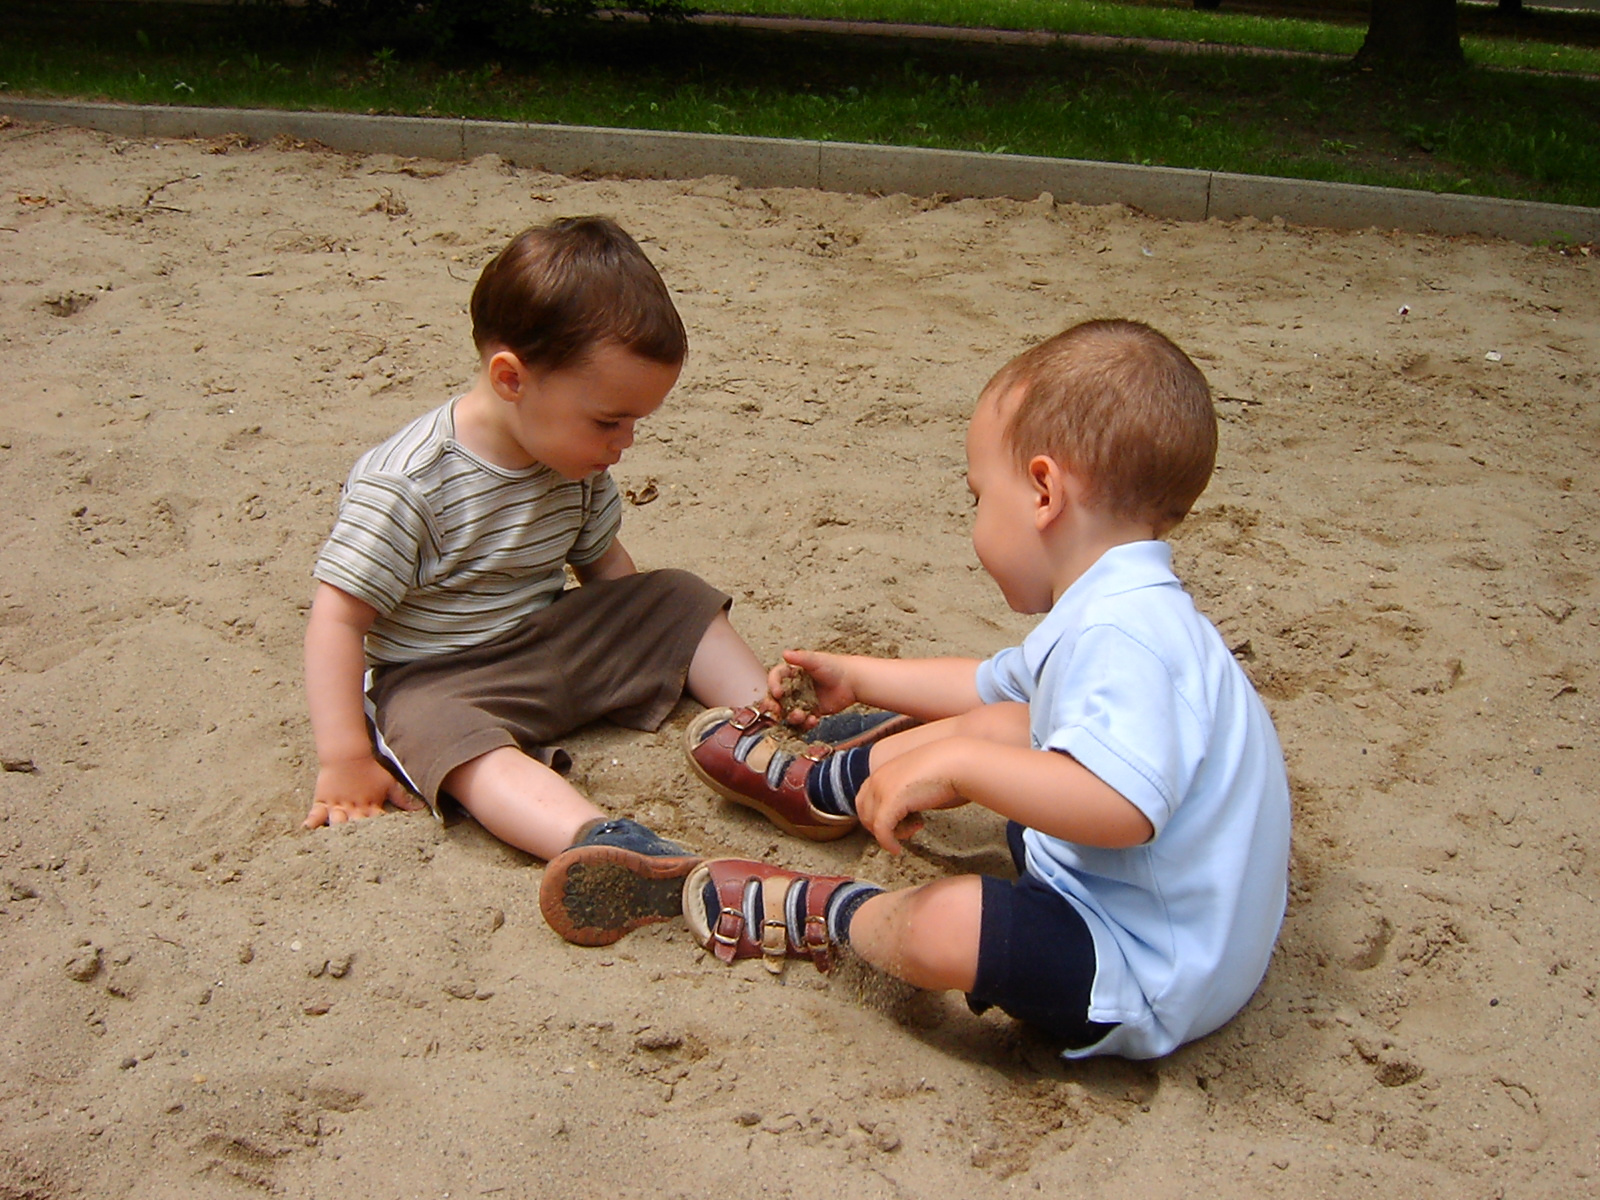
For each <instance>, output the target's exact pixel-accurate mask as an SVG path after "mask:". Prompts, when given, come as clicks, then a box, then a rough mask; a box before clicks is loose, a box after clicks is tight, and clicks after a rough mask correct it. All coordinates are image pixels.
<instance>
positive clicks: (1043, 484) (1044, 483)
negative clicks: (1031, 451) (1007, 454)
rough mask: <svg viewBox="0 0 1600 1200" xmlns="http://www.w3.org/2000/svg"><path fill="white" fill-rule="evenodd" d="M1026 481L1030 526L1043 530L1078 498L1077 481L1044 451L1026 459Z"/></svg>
mask: <svg viewBox="0 0 1600 1200" xmlns="http://www.w3.org/2000/svg"><path fill="white" fill-rule="evenodd" d="M1028 482H1029V483H1030V484H1032V485H1033V498H1034V508H1033V521H1034V527H1035V528H1036V529H1037V530H1038V531H1039V532H1040V533H1043V532H1044V531H1045V530H1046V529H1048V528H1049V527H1050V526H1051V525H1053V524H1055V522H1056V520H1057V519H1058V518H1059V517H1060V516H1061V514H1062V513H1064V512H1066V511H1067V507H1068V506H1069V505H1070V504H1074V503H1076V502H1077V500H1078V493H1079V491H1080V490H1081V489H1080V488H1079V487H1078V481H1077V479H1076V478H1074V477H1073V475H1072V473H1071V472H1070V471H1067V470H1066V469H1065V468H1063V467H1062V465H1061V464H1060V463H1058V462H1057V461H1056V460H1055V459H1053V458H1051V457H1050V456H1049V455H1048V454H1036V455H1034V456H1033V458H1032V459H1030V460H1029V462H1028Z"/></svg>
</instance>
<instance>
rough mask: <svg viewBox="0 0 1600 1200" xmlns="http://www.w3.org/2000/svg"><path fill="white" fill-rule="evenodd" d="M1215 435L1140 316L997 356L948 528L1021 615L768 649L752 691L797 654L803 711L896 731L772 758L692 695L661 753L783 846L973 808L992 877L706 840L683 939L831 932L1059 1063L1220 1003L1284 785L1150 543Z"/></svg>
mask: <svg viewBox="0 0 1600 1200" xmlns="http://www.w3.org/2000/svg"><path fill="white" fill-rule="evenodd" d="M1216 446H1217V425H1216V414H1215V411H1214V409H1213V407H1212V403H1211V394H1210V390H1209V388H1208V386H1207V384H1206V381H1205V378H1204V376H1203V375H1202V374H1201V373H1200V371H1199V369H1198V368H1196V367H1195V365H1194V363H1193V362H1191V361H1190V359H1189V358H1188V356H1187V355H1185V354H1184V353H1183V351H1181V350H1180V349H1178V347H1177V346H1175V345H1173V344H1172V342H1170V341H1168V340H1167V339H1166V338H1165V337H1163V336H1162V335H1161V334H1159V333H1157V332H1156V331H1155V330H1153V329H1151V328H1149V327H1148V326H1145V325H1141V324H1138V323H1135V322H1130V321H1093V322H1087V323H1085V324H1082V325H1078V326H1074V327H1073V328H1071V329H1069V330H1067V331H1066V332H1064V333H1061V334H1059V335H1057V336H1056V337H1054V338H1051V339H1050V340H1049V341H1047V342H1045V343H1043V344H1042V345H1039V346H1037V347H1035V348H1034V349H1032V350H1030V351H1028V352H1027V353H1025V354H1023V355H1021V356H1020V357H1018V358H1017V359H1015V360H1013V361H1012V362H1011V363H1009V364H1008V365H1007V366H1006V367H1005V368H1004V369H1002V370H1001V371H1000V373H999V374H997V375H996V376H995V377H994V379H993V380H992V381H990V383H989V385H988V387H986V388H985V389H984V392H983V394H982V396H981V397H980V398H979V400H978V405H977V409H976V411H975V412H974V414H973V417H972V422H971V425H970V427H969V429H968V434H967V462H968V470H967V484H968V487H969V488H970V490H971V491H972V494H973V497H974V499H975V501H976V504H977V511H976V515H975V517H974V523H973V534H972V540H973V546H974V548H975V550H976V551H977V554H978V558H979V560H980V561H981V562H982V563H983V566H984V569H985V570H986V571H988V573H989V574H990V576H992V577H993V579H994V580H995V582H996V583H997V584H998V585H999V587H1000V590H1001V592H1002V593H1003V594H1004V596H1005V598H1006V600H1007V602H1008V603H1009V604H1010V605H1011V607H1012V608H1014V609H1016V610H1017V611H1018V612H1027V613H1039V614H1043V619H1042V620H1041V621H1040V623H1039V625H1038V626H1037V627H1036V628H1035V629H1034V630H1033V632H1032V633H1030V634H1029V635H1028V637H1027V638H1026V639H1025V640H1024V641H1023V643H1022V644H1021V645H1020V646H1015V647H1012V648H1010V649H1008V650H1004V651H1002V652H1000V653H999V654H997V655H995V656H994V657H993V658H991V659H989V660H988V661H985V662H980V661H978V660H975V659H960V658H938V659H919V660H898V659H895V660H888V659H874V658H868V657H863V656H855V655H838V654H825V653H820V652H816V651H789V652H787V653H786V654H785V656H784V657H785V660H786V662H785V663H784V664H783V665H781V666H779V667H777V668H775V669H774V670H773V672H772V674H771V676H770V678H769V684H770V686H771V690H772V693H773V696H774V698H777V699H781V698H782V696H783V695H784V694H785V685H786V683H788V682H789V680H790V677H791V676H793V675H794V674H795V673H797V672H800V671H804V672H805V673H807V674H808V675H809V676H810V678H811V679H812V681H813V682H814V684H815V687H816V692H817V696H818V700H819V707H820V711H821V712H823V713H832V712H837V711H839V710H840V709H843V708H846V707H848V706H850V705H852V704H858V703H859V704H865V705H870V706H874V707H877V708H881V709H887V710H891V711H893V712H896V713H901V714H905V715H907V716H909V717H913V718H916V719H918V720H919V721H920V722H921V724H919V725H917V726H916V727H914V728H911V729H904V730H903V731H900V732H895V733H893V734H890V735H888V736H883V737H876V738H874V737H872V736H870V735H869V736H867V737H864V738H858V739H857V742H858V743H859V744H857V745H855V746H853V747H852V748H848V749H841V750H838V751H830V749H829V748H828V747H826V746H823V747H815V748H812V749H810V750H808V751H807V752H806V753H804V754H800V755H794V754H791V753H787V752H785V751H784V749H783V748H782V747H781V746H780V745H779V744H778V742H779V739H777V738H776V737H775V736H773V730H772V722H773V720H774V718H773V717H771V716H767V715H764V714H760V713H757V712H756V711H754V710H753V709H741V710H713V711H711V712H708V713H706V714H705V715H704V717H702V718H700V719H698V720H696V721H695V722H694V723H693V724H692V725H691V726H690V728H689V731H688V746H687V749H688V752H689V757H690V761H691V764H692V765H693V767H694V769H695V771H696V772H697V773H698V774H699V775H700V776H701V777H702V778H704V779H705V780H706V781H707V782H708V783H710V784H711V786H713V787H715V788H716V789H717V790H718V791H719V792H721V793H722V794H723V795H724V796H727V797H728V798H730V799H732V800H735V801H737V802H739V803H742V804H747V805H749V806H750V807H752V808H755V809H757V810H758V811H760V812H763V813H765V814H766V815H768V816H769V817H771V818H772V819H773V820H774V821H776V822H777V823H778V824H779V825H780V826H782V827H783V828H785V829H787V830H789V831H790V832H794V833H798V834H800V835H801V836H806V837H814V838H819V839H820V838H824V837H837V836H843V835H845V834H848V833H849V832H850V830H851V828H852V827H853V826H852V823H853V822H855V821H859V823H860V825H861V826H864V827H865V828H866V829H867V831H868V832H870V833H871V834H872V835H873V836H874V837H875V838H877V840H878V841H879V842H880V843H881V844H882V845H883V846H884V847H885V848H887V849H888V850H889V851H890V852H892V853H898V852H899V851H900V848H901V841H902V840H903V839H905V838H907V837H911V836H914V835H915V833H916V831H917V830H918V829H919V828H920V827H921V824H922V816H921V814H922V813H924V812H927V811H929V810H932V809H939V808H951V807H955V806H957V805H961V804H967V803H977V804H981V805H983V806H984V807H985V808H989V809H992V810H993V811H994V812H996V813H997V814H999V815H1000V816H1002V817H1005V818H1007V827H1006V828H1007V837H1008V841H1009V842H1010V844H1011V848H1012V855H1013V858H1014V859H1015V861H1016V865H1017V869H1018V872H1019V878H1017V879H1016V880H1001V879H997V878H992V877H980V876H975V875H968V876H957V877H952V878H947V879H940V880H935V881H934V882H932V883H928V884H923V885H921V886H919V887H914V888H906V889H902V890H899V891H893V892H888V891H883V890H882V889H879V888H877V887H876V886H875V885H873V884H870V883H867V882H864V881H862V880H855V879H847V878H842V877H837V876H817V875H807V874H803V873H800V872H794V871H785V870H783V869H781V868H778V867H775V866H773V865H771V864H769V863H761V862H752V861H744V860H736V859H718V860H711V861H708V862H704V863H702V864H700V866H699V867H698V868H696V869H695V870H694V871H692V872H691V873H690V874H689V875H688V876H687V877H686V878H685V880H684V885H683V892H682V903H683V910H684V916H685V918H686V919H687V921H688V924H689V927H690V929H691V931H692V932H693V933H694V934H695V935H696V937H697V939H698V940H699V941H700V943H701V944H702V945H703V946H705V947H706V948H707V949H709V950H711V951H712V952H713V953H714V954H715V955H716V956H717V957H719V958H722V959H724V960H726V961H731V960H734V959H738V958H746V957H756V956H760V957H762V958H763V959H764V960H765V961H766V962H767V963H768V965H769V966H771V967H773V968H774V969H777V968H778V967H781V965H782V961H783V960H784V959H786V958H809V959H811V960H812V961H813V962H815V963H816V964H817V965H818V966H819V967H822V968H823V969H824V970H826V969H827V968H828V966H829V965H830V964H831V962H832V961H833V959H834V957H835V955H836V954H837V953H838V952H839V948H840V947H841V946H842V945H844V944H846V943H848V944H849V945H850V946H851V947H852V948H853V950H854V951H855V952H856V954H858V955H859V956H860V957H861V958H863V959H865V960H866V961H867V962H868V963H871V964H873V965H874V966H876V967H878V968H879V969H881V970H883V971H886V972H887V973H889V974H892V975H894V976H897V977H898V978H900V979H903V980H906V981H907V982H910V983H912V984H915V985H917V986H919V987H924V988H933V989H959V990H961V991H963V992H965V993H966V994H967V998H968V1002H969V1003H970V1004H971V1005H972V1007H973V1008H974V1009H975V1010H978V1011H982V1010H983V1009H985V1008H988V1007H991V1006H995V1007H999V1008H1001V1009H1002V1010H1003V1011H1005V1012H1007V1013H1010V1014H1011V1015H1012V1016H1014V1017H1016V1018H1018V1019H1020V1020H1023V1021H1026V1022H1028V1023H1030V1024H1032V1025H1035V1026H1037V1027H1038V1028H1040V1029H1042V1030H1044V1031H1045V1032H1047V1033H1049V1034H1051V1035H1053V1036H1054V1037H1055V1038H1056V1039H1057V1041H1058V1042H1059V1043H1060V1044H1061V1045H1062V1047H1063V1052H1064V1053H1065V1054H1067V1055H1069V1056H1074V1057H1076V1056H1083V1055H1090V1054H1120V1055H1124V1056H1126V1057H1129V1058H1155V1057H1159V1056H1160V1055H1163V1054H1166V1053H1169V1052H1170V1051H1172V1050H1173V1049H1175V1048H1176V1047H1178V1046H1180V1045H1182V1044H1183V1043H1185V1042H1188V1041H1191V1040H1193V1039H1195V1038H1198V1037H1202V1036H1204V1035H1205V1034H1207V1033H1210V1032H1211V1031H1212V1030H1214V1029H1216V1028H1218V1027H1219V1026H1221V1025H1222V1024H1223V1023H1224V1022H1226V1021H1227V1020H1228V1019H1229V1018H1231V1017H1232V1016H1233V1015H1234V1014H1235V1013H1237V1012H1238V1011H1239V1010H1240V1009H1241V1008H1242V1007H1243V1006H1244V1005H1245V1003H1246V1002H1247V1001H1248V1000H1249V998H1250V996H1251V995H1252V994H1253V993H1254V991H1255V989H1256V988H1257V987H1258V986H1259V984H1260V983H1261V980H1262V978H1263V977H1264V975H1265V973H1266V969H1267V963H1268V960H1269V959H1270V957H1271V954H1272V948H1273V944H1274V942H1275V940H1276V938H1277V934H1278V929H1279V926H1280V925H1281V923H1282V920H1283V914H1284V908H1285V903H1286V899H1287V883H1288V856H1289V787H1288V780H1287V776H1286V772H1285V770H1284V763H1283V754H1282V751H1281V749H1280V748H1279V745H1278V739H1277V735H1276V733H1275V732H1274V730H1273V727H1272V721H1271V719H1270V717H1269V716H1268V715H1267V711H1266V709H1265V707H1264V706H1263V704H1262V703H1261V700H1260V698H1259V697H1258V696H1257V695H1256V693H1255V690H1254V689H1253V688H1252V687H1251V685H1250V682H1249V680H1248V679H1247V678H1246V677H1245V674H1244V672H1243V671H1242V670H1241V669H1240V667H1239V665H1238V663H1237V662H1235V661H1234V658H1233V656H1232V655H1231V654H1230V653H1229V652H1228V649H1227V647H1226V646H1225V645H1224V644H1223V641H1222V638H1221V637H1220V635H1219V634H1218V633H1217V631H1216V629H1215V628H1214V627H1213V626H1212V625H1211V623H1210V622H1209V621H1207V620H1206V618H1205V617H1204V616H1202V615H1201V614H1200V613H1199V612H1197V611H1196V609H1195V607H1194V603H1193V601H1192V600H1191V599H1190V597H1189V594H1188V593H1187V592H1186V591H1184V589H1183V586H1182V584H1181V583H1179V581H1178V579H1177V577H1176V576H1175V575H1174V574H1173V573H1172V562H1171V552H1170V550H1169V549H1168V547H1167V546H1166V544H1165V543H1164V542H1162V541H1160V540H1159V539H1160V538H1161V537H1162V536H1163V535H1164V534H1166V533H1167V532H1168V531H1170V530H1171V529H1172V528H1173V527H1174V526H1175V525H1177V524H1178V522H1179V521H1181V520H1182V519H1183V517H1184V516H1185V515H1186V514H1187V513H1188V512H1189V509H1190V507H1191V506H1192V505H1193V504H1194V502H1195V500H1196V499H1197V498H1198V497H1199V496H1200V494H1201V492H1202V491H1203V490H1204V489H1205V486H1206V484H1207V482H1208V481H1209V480H1210V477H1211V471H1212V467H1213V465H1214V463H1215V458H1216ZM813 719H814V718H813ZM903 725H904V722H897V723H895V724H894V725H892V726H886V727H885V728H886V729H887V728H896V729H901V728H902V727H903ZM585 899H586V900H587V901H588V902H589V903H590V904H591V906H594V907H603V904H601V903H600V902H601V901H602V900H604V899H605V898H604V897H598V896H597V897H587V898H585Z"/></svg>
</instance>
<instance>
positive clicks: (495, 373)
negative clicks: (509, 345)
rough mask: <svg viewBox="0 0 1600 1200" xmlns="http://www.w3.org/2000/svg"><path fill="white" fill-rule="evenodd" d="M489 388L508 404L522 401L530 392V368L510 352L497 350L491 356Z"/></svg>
mask: <svg viewBox="0 0 1600 1200" xmlns="http://www.w3.org/2000/svg"><path fill="white" fill-rule="evenodd" d="M487 370H488V373H489V386H490V387H492V388H493V389H494V394H495V395H496V396H499V397H500V399H502V400H504V401H505V402H506V403H507V404H515V403H517V401H519V400H521V399H522V398H523V396H524V395H526V394H527V390H528V368H527V367H525V366H523V365H522V360H521V359H520V358H518V357H517V356H516V355H515V354H513V353H512V352H511V351H509V350H496V351H495V352H494V353H493V354H491V355H490V356H489V365H488V368H487Z"/></svg>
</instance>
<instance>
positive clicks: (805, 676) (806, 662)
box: [767, 650, 856, 729]
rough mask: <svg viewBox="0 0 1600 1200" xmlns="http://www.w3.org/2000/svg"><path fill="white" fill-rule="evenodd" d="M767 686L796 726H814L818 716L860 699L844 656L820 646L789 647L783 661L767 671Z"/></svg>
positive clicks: (786, 718) (836, 710)
mask: <svg viewBox="0 0 1600 1200" xmlns="http://www.w3.org/2000/svg"><path fill="white" fill-rule="evenodd" d="M767 688H768V690H770V691H771V693H772V698H773V700H774V701H776V703H777V706H778V708H779V710H780V711H781V712H782V713H783V716H784V719H785V720H786V721H787V722H788V723H789V724H790V725H793V726H794V727H795V728H796V729H810V728H811V727H812V726H814V725H816V723H817V720H818V718H820V717H825V716H827V715H828V714H829V713H836V712H840V711H841V710H843V709H846V708H849V707H850V706H851V705H852V704H854V703H856V693H855V688H854V687H853V686H852V685H851V683H850V680H849V677H848V675H847V673H846V671H845V669H844V656H843V655H841V654H824V653H823V652H822V651H820V650H785V651H784V652H783V661H782V662H781V663H779V664H778V665H777V666H775V667H773V668H772V670H771V671H769V672H768V673H767Z"/></svg>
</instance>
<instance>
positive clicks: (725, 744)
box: [684, 708, 857, 842]
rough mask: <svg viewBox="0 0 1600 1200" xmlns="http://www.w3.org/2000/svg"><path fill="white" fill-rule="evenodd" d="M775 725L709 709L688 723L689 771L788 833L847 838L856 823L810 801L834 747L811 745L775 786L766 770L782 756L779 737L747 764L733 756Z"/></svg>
mask: <svg viewBox="0 0 1600 1200" xmlns="http://www.w3.org/2000/svg"><path fill="white" fill-rule="evenodd" d="M777 724H778V722H777V718H775V717H772V716H769V715H768V714H766V713H763V712H757V711H756V710H755V709H753V708H738V709H733V708H709V709H707V710H706V711H705V712H703V713H701V714H700V715H699V716H698V717H696V718H695V719H694V720H693V721H691V722H690V723H689V728H688V730H687V731H686V732H685V734H684V750H685V751H686V752H687V754H688V755H689V765H690V766H691V767H692V768H694V773H695V774H696V775H698V776H700V778H701V779H702V780H704V781H705V783H706V785H707V786H708V787H710V788H711V789H712V790H713V791H715V792H716V793H718V794H719V795H721V796H723V797H725V798H727V799H729V800H732V801H733V802H734V803H735V804H742V805H744V806H745V807H746V808H753V809H755V810H756V811H757V812H758V813H761V814H762V815H763V816H765V817H766V818H767V819H768V820H769V821H771V822H772V823H773V824H774V825H776V826H778V828H780V829H782V830H784V831H785V832H787V833H792V834H794V835H795V836H796V837H803V838H809V839H810V840H811V841H813V842H831V841H833V840H834V839H835V838H842V837H844V836H845V834H847V833H849V832H850V831H851V830H853V829H854V828H855V827H856V824H857V822H856V819H855V818H854V817H846V816H841V815H839V814H838V813H827V812H823V811H822V810H821V809H819V808H816V807H815V806H814V805H813V804H812V803H811V800H810V798H809V797H808V796H807V795H806V776H808V775H809V774H811V768H812V767H814V766H816V765H817V763H819V762H821V761H822V760H823V759H825V758H827V757H828V755H830V754H832V753H833V747H832V746H829V745H825V744H823V743H822V742H809V743H807V744H806V745H805V746H804V747H803V748H801V749H800V750H799V751H798V752H797V753H796V754H795V757H794V761H793V762H791V763H790V764H789V765H788V766H787V767H785V768H784V771H783V774H782V776H781V777H780V778H779V780H778V783H777V785H776V786H774V785H773V784H772V783H771V782H770V781H769V780H768V778H767V766H768V764H769V763H771V762H772V758H773V755H774V754H776V753H777V752H778V750H779V745H778V739H777V737H775V736H773V737H766V738H763V739H762V740H761V741H760V742H758V743H757V744H756V745H755V746H753V747H752V748H751V750H750V753H749V754H748V755H746V756H745V761H744V762H740V761H739V760H738V759H736V758H735V757H734V756H733V750H734V747H735V746H736V745H737V744H738V742H739V740H740V739H741V738H744V737H748V736H749V735H750V734H753V733H759V732H761V731H763V730H768V729H775V728H776V726H777Z"/></svg>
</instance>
